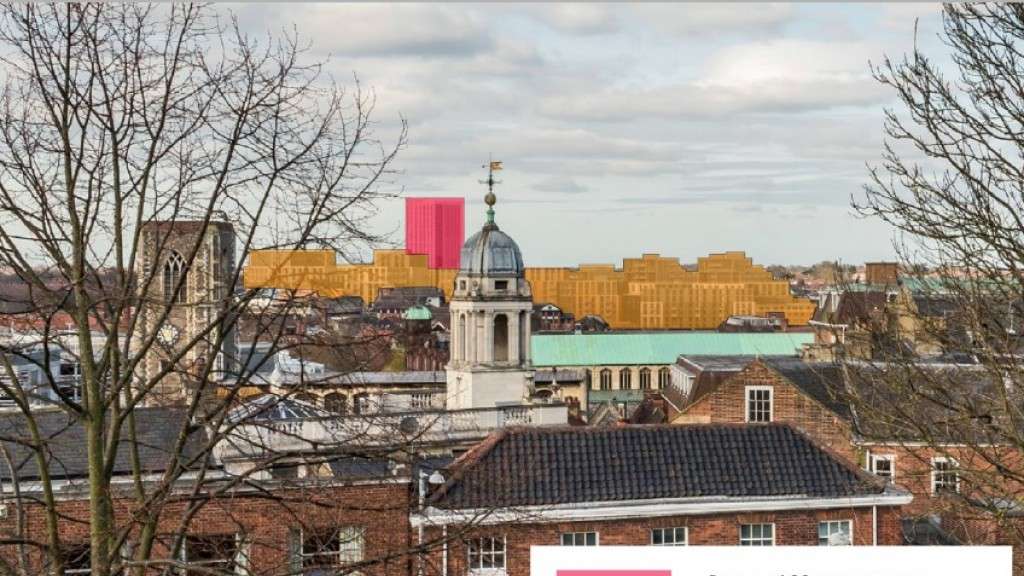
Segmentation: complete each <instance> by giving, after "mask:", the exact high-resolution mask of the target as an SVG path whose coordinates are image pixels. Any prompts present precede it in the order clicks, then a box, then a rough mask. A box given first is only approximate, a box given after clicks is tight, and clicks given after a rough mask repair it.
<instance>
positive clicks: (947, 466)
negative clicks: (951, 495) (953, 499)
mask: <svg viewBox="0 0 1024 576" xmlns="http://www.w3.org/2000/svg"><path fill="white" fill-rule="evenodd" d="M957 466H958V464H957V462H956V460H953V459H952V458H941V457H939V458H932V493H933V494H938V493H939V492H960V473H959V472H957Z"/></svg>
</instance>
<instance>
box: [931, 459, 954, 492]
mask: <svg viewBox="0 0 1024 576" xmlns="http://www.w3.org/2000/svg"><path fill="white" fill-rule="evenodd" d="M940 463H942V464H951V465H952V466H951V468H952V469H951V470H947V471H946V472H945V473H947V474H948V473H950V472H952V473H953V474H954V476H955V478H956V485H955V486H954V487H953V492H954V493H956V494H959V493H960V471H959V468H960V463H959V462H957V461H956V459H955V458H949V457H948V456H934V457H932V473H931V478H932V481H931V493H932V494H938V493H939V490H938V486H937V485H936V482H937V481H938V479H939V470H938V469H937V468H936V467H935V465H936V464H940Z"/></svg>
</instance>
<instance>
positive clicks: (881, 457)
mask: <svg viewBox="0 0 1024 576" xmlns="http://www.w3.org/2000/svg"><path fill="white" fill-rule="evenodd" d="M879 461H887V462H889V475H888V476H881V475H879V474H878V462H879ZM868 472H871V473H872V474H874V475H875V476H878V477H879V478H886V479H887V480H888V481H889V483H890V484H895V483H896V455H895V454H872V453H870V452H869V453H868Z"/></svg>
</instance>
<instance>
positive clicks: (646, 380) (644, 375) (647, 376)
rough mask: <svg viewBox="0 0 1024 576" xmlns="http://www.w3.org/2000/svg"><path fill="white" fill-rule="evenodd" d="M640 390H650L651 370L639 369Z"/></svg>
mask: <svg viewBox="0 0 1024 576" xmlns="http://www.w3.org/2000/svg"><path fill="white" fill-rule="evenodd" d="M640 389H641V390H650V389H651V369H650V368H641V369H640Z"/></svg>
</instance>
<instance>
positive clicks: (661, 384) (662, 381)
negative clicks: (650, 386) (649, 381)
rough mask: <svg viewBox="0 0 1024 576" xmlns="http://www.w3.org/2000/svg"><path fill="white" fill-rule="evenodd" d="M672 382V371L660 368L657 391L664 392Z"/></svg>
mask: <svg viewBox="0 0 1024 576" xmlns="http://www.w3.org/2000/svg"><path fill="white" fill-rule="evenodd" d="M671 382H672V371H671V370H669V369H668V368H662V369H661V370H658V389H659V390H664V389H665V388H668V385H669V383H671Z"/></svg>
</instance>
